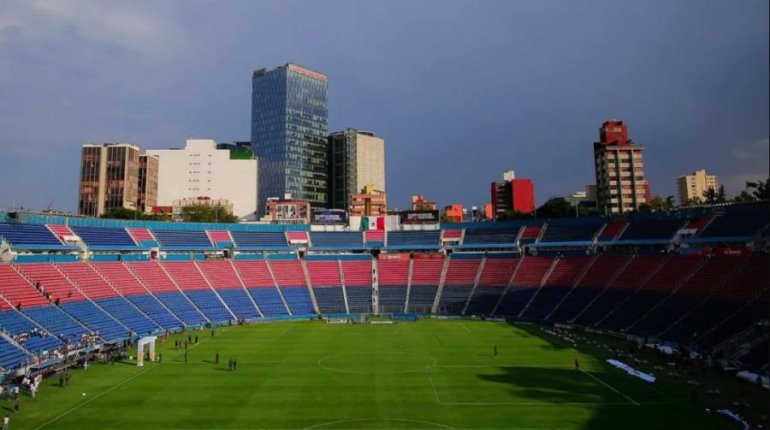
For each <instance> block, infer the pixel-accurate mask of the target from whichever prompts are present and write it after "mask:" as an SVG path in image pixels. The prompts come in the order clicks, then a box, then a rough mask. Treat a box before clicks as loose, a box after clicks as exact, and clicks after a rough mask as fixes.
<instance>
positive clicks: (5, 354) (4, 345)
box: [0, 336, 32, 369]
mask: <svg viewBox="0 0 770 430" xmlns="http://www.w3.org/2000/svg"><path fill="white" fill-rule="evenodd" d="M30 358H32V356H31V355H29V354H28V353H27V352H25V351H23V350H21V349H19V348H18V347H16V345H14V344H12V343H10V342H8V341H7V340H5V338H4V337H2V336H0V367H2V368H4V369H15V368H17V367H19V366H21V365H22V364H23V363H26V362H27V361H28V360H29V359H30Z"/></svg>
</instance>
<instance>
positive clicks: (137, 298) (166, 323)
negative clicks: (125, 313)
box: [91, 262, 184, 330]
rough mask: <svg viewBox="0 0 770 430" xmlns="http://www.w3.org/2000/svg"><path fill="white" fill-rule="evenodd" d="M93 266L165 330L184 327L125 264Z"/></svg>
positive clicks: (109, 263) (99, 264) (104, 263)
mask: <svg viewBox="0 0 770 430" xmlns="http://www.w3.org/2000/svg"><path fill="white" fill-rule="evenodd" d="M148 264H151V263H148ZM91 266H92V267H93V268H94V269H95V270H96V271H97V272H99V273H100V274H101V275H102V277H103V278H104V279H105V280H106V281H107V282H108V283H109V284H110V285H112V287H113V288H114V289H115V291H117V292H118V293H119V294H120V295H121V296H123V297H124V298H125V299H126V300H128V301H129V302H131V304H133V305H134V306H136V307H137V308H138V309H139V310H141V311H142V312H143V313H144V314H145V315H147V317H149V318H150V319H151V320H153V321H155V322H156V323H157V324H158V325H159V326H161V327H163V329H165V330H176V329H180V328H182V327H184V323H183V322H182V321H181V320H180V319H179V318H177V317H176V316H175V315H174V313H173V312H171V310H169V309H168V308H167V307H166V306H165V305H164V304H163V303H161V302H160V301H159V300H158V299H157V298H156V297H155V296H154V295H153V294H152V293H151V292H150V291H149V290H148V289H147V288H145V286H144V285H142V283H141V281H139V279H137V278H136V277H135V276H134V275H133V273H131V271H129V269H128V267H127V266H126V265H125V264H124V263H120V262H103V263H98V264H96V263H91Z"/></svg>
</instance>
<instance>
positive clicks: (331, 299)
mask: <svg viewBox="0 0 770 430" xmlns="http://www.w3.org/2000/svg"><path fill="white" fill-rule="evenodd" d="M305 265H306V266H307V272H308V275H309V276H310V285H312V286H313V294H315V298H316V301H317V302H318V310H319V311H320V312H321V313H322V314H344V313H347V306H346V305H345V295H344V293H343V291H342V279H341V278H340V266H339V263H338V261H337V260H336V259H334V260H322V261H307V262H306V263H305Z"/></svg>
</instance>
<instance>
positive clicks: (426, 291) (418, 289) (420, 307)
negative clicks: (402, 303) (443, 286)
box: [407, 285, 438, 313]
mask: <svg viewBox="0 0 770 430" xmlns="http://www.w3.org/2000/svg"><path fill="white" fill-rule="evenodd" d="M437 290H438V287H437V286H433V285H412V287H411V288H410V289H409V306H407V312H423V313H430V312H431V310H432V308H433V301H434V300H435V299H436V291H437Z"/></svg>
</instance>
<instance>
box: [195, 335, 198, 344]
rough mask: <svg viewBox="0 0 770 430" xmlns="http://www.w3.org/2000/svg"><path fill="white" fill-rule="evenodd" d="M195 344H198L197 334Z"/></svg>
mask: <svg viewBox="0 0 770 430" xmlns="http://www.w3.org/2000/svg"><path fill="white" fill-rule="evenodd" d="M195 344H196V345H197V344H198V336H197V335H196V336H195Z"/></svg>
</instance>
